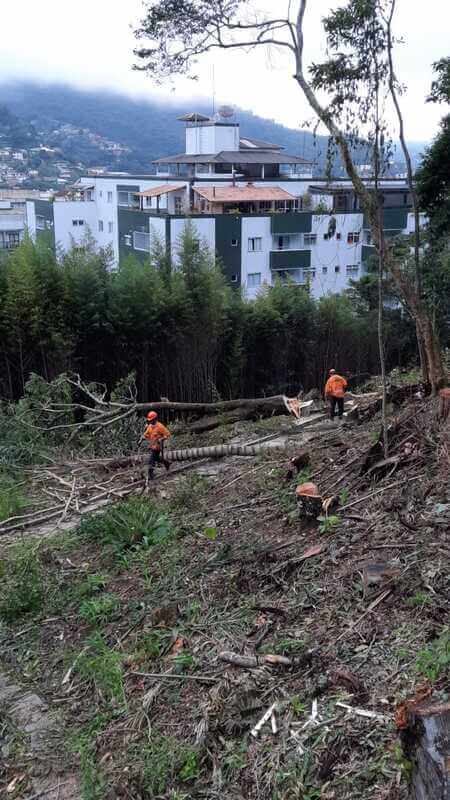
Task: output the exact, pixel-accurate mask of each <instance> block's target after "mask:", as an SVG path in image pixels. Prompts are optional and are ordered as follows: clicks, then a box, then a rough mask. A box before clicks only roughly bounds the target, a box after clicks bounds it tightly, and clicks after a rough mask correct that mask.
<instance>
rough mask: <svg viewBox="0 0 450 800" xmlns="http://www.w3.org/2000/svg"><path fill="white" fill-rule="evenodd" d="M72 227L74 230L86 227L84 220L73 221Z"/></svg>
mask: <svg viewBox="0 0 450 800" xmlns="http://www.w3.org/2000/svg"><path fill="white" fill-rule="evenodd" d="M72 225H73V227H74V228H76V227H77V226H78V225H79V226H81V225H84V219H73V220H72Z"/></svg>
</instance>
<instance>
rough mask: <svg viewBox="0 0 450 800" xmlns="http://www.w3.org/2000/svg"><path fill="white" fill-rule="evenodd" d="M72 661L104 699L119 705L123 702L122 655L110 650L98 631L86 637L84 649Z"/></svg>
mask: <svg viewBox="0 0 450 800" xmlns="http://www.w3.org/2000/svg"><path fill="white" fill-rule="evenodd" d="M74 663H75V669H76V670H77V672H78V673H79V674H80V675H81V676H82V677H83V678H86V679H87V680H90V681H92V682H93V683H94V684H95V686H96V688H97V689H98V690H99V691H101V693H102V695H103V696H104V698H105V700H107V701H108V702H110V703H113V704H119V705H122V704H124V703H125V692H124V687H123V671H122V656H121V655H120V653H116V652H115V651H114V650H112V649H111V647H110V646H109V644H108V643H107V642H106V641H105V639H104V638H103V637H102V636H101V635H100V634H99V633H96V634H95V635H94V636H92V637H91V638H90V639H88V641H87V642H86V649H85V650H84V651H81V654H80V656H79V658H78V659H77V660H76V661H75V662H74Z"/></svg>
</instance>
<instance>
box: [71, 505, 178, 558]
mask: <svg viewBox="0 0 450 800" xmlns="http://www.w3.org/2000/svg"><path fill="white" fill-rule="evenodd" d="M78 534H79V536H80V537H85V538H87V539H89V540H90V541H96V542H98V543H99V544H102V545H105V546H107V547H109V548H110V549H111V550H112V551H113V552H114V553H115V554H116V555H122V554H124V553H126V551H127V550H131V549H133V550H139V549H148V548H150V547H153V546H154V545H157V544H163V543H164V542H167V541H168V539H170V538H172V537H174V535H175V531H174V529H173V528H172V526H171V525H170V522H169V520H168V518H167V516H165V515H163V514H161V513H160V511H159V510H158V509H157V508H156V507H155V506H154V505H152V504H151V503H149V502H148V501H147V500H145V499H143V498H132V499H130V500H126V501H124V502H123V503H119V504H117V505H116V506H114V507H113V508H111V509H108V511H106V512H105V513H103V514H90V515H89V516H86V518H84V519H82V521H81V523H80V525H79V526H78Z"/></svg>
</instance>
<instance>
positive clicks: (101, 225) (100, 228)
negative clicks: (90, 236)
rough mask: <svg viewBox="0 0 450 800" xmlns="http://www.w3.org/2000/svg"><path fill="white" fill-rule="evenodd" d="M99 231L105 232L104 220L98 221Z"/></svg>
mask: <svg viewBox="0 0 450 800" xmlns="http://www.w3.org/2000/svg"><path fill="white" fill-rule="evenodd" d="M98 229H99V231H100V233H101V232H102V230H103V220H102V219H99V221H98Z"/></svg>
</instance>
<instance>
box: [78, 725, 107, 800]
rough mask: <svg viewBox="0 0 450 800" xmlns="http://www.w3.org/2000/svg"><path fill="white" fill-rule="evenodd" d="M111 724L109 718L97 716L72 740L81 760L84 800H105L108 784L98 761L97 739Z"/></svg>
mask: <svg viewBox="0 0 450 800" xmlns="http://www.w3.org/2000/svg"><path fill="white" fill-rule="evenodd" d="M108 722H109V716H106V715H103V714H97V715H96V716H95V717H94V718H93V719H92V720H91V722H90V723H89V725H87V726H86V727H85V728H83V729H82V730H81V731H79V732H78V733H77V734H76V736H74V737H73V740H72V749H73V750H74V751H75V752H76V753H78V756H79V758H80V772H81V782H82V792H83V800H104V797H105V794H106V790H107V784H106V780H105V777H104V775H103V774H102V771H101V769H100V768H99V766H98V765H97V761H96V737H97V734H98V733H100V731H101V730H103V729H104V727H105V726H106V724H107V723H108Z"/></svg>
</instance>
